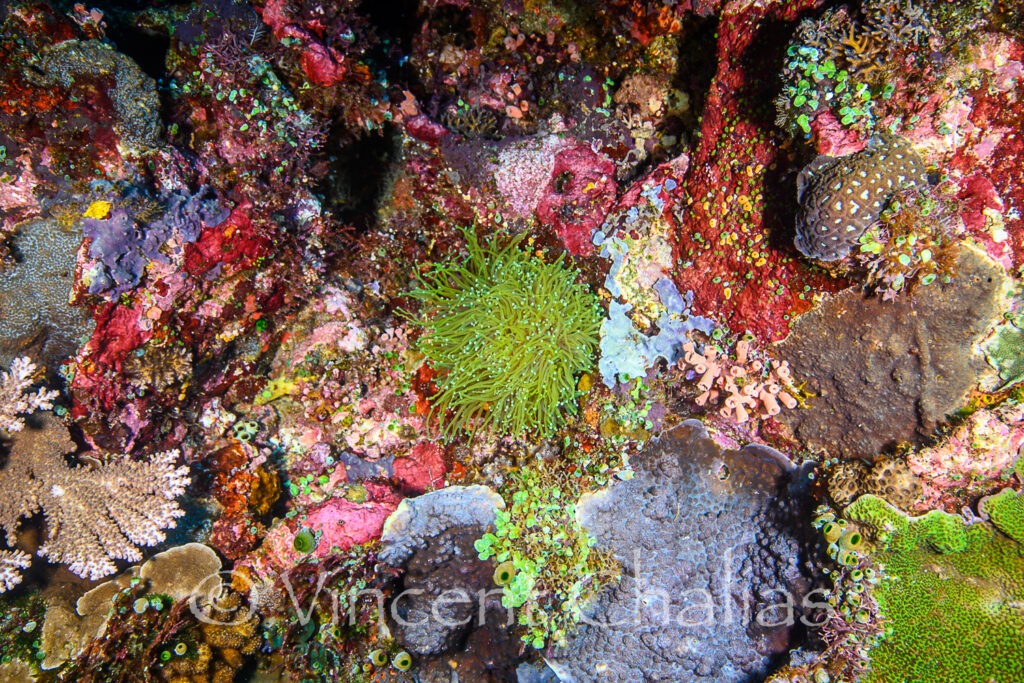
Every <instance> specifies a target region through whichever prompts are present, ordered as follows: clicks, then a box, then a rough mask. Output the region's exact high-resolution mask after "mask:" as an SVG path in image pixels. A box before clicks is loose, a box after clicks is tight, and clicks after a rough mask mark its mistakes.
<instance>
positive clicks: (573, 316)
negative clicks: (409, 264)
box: [409, 230, 603, 437]
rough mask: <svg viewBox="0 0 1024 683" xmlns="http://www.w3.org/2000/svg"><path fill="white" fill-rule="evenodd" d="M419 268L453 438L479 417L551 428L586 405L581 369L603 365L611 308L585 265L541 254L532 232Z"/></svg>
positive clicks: (424, 344) (509, 426) (422, 345)
mask: <svg viewBox="0 0 1024 683" xmlns="http://www.w3.org/2000/svg"><path fill="white" fill-rule="evenodd" d="M463 232H464V234H465V236H466V250H467V252H468V256H467V257H466V258H465V259H464V260H462V261H450V262H446V263H439V264H436V265H434V266H433V267H432V268H431V269H430V271H429V272H427V273H426V274H425V275H421V276H418V277H417V285H418V286H417V287H416V289H414V290H413V291H412V292H410V296H411V297H412V298H414V299H418V300H419V301H420V302H421V304H422V305H421V308H420V312H419V314H418V315H415V316H412V315H410V316H409V319H410V320H411V321H412V322H413V323H415V324H416V325H418V326H420V327H422V328H423V335H422V336H421V337H420V340H419V350H420V351H421V352H422V353H423V354H424V355H425V356H426V357H427V360H428V361H429V362H430V364H431V366H432V367H433V368H434V369H435V370H437V372H438V378H437V380H436V381H437V385H438V388H439V391H438V393H437V395H436V396H435V397H434V398H433V409H434V411H435V412H436V414H438V415H439V416H440V418H441V424H442V430H443V432H444V434H445V436H447V437H451V436H453V435H454V434H456V433H457V432H458V431H459V430H460V429H464V428H467V427H469V426H470V424H473V426H474V427H475V429H483V428H493V429H494V431H495V432H497V433H499V434H502V435H510V436H519V435H520V434H522V433H523V432H531V433H533V434H535V435H537V436H540V437H548V436H551V435H552V434H553V433H554V432H555V431H556V430H557V429H558V428H559V426H561V424H562V422H563V421H564V419H565V416H566V415H568V414H572V413H574V412H575V409H576V398H577V380H576V377H577V375H579V374H580V373H582V372H585V371H587V370H589V369H591V367H592V366H593V361H594V353H595V351H596V348H597V342H598V331H599V329H600V325H601V319H602V317H603V316H602V311H601V307H600V303H599V301H598V298H597V297H596V296H595V295H594V294H592V293H591V292H589V291H588V290H587V288H586V286H585V285H583V284H580V283H578V282H577V281H576V280H577V276H578V274H579V273H578V271H577V270H576V269H575V268H572V267H570V266H567V265H566V264H565V257H564V255H563V256H561V257H559V258H558V259H557V260H555V261H553V262H546V261H545V260H543V259H541V258H539V257H537V256H534V255H532V254H530V253H528V252H527V251H525V250H523V248H522V247H521V246H520V244H521V242H522V240H523V237H524V236H523V235H520V236H519V237H515V238H512V239H505V240H503V239H500V238H494V239H492V240H491V241H490V242H488V243H487V244H481V243H480V242H479V241H478V240H477V238H476V235H475V234H473V233H472V232H471V231H470V230H464V231H463Z"/></svg>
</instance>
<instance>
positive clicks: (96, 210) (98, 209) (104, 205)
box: [82, 201, 110, 220]
mask: <svg viewBox="0 0 1024 683" xmlns="http://www.w3.org/2000/svg"><path fill="white" fill-rule="evenodd" d="M109 215H110V202H104V201H97V202H93V203H92V204H90V205H89V208H88V209H86V210H85V213H83V214H82V218H98V219H101V220H102V219H104V218H106V217H107V216H109Z"/></svg>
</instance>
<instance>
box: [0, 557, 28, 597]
mask: <svg viewBox="0 0 1024 683" xmlns="http://www.w3.org/2000/svg"><path fill="white" fill-rule="evenodd" d="M31 562H32V558H31V557H29V556H28V555H27V554H26V553H23V552H21V551H20V550H0V593H3V592H5V591H9V590H10V589H12V588H14V587H15V586H17V585H18V584H19V583H21V570H22V569H25V568H26V567H28V565H29V564H30V563H31Z"/></svg>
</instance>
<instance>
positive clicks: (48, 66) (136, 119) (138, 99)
mask: <svg viewBox="0 0 1024 683" xmlns="http://www.w3.org/2000/svg"><path fill="white" fill-rule="evenodd" d="M40 71H41V74H30V75H31V76H33V77H34V78H35V79H36V80H37V81H38V82H39V83H40V84H43V85H47V84H52V83H57V84H59V85H61V86H63V87H65V88H67V87H70V86H71V85H72V84H73V83H74V82H75V78H76V77H78V76H82V77H85V78H92V77H96V76H109V77H112V78H113V79H114V87H113V88H111V89H110V90H109V91H108V93H107V95H108V96H109V97H110V100H111V102H112V103H113V104H114V109H115V111H116V112H117V116H118V121H117V123H116V124H115V126H114V129H115V130H116V131H117V133H118V134H119V135H120V136H121V140H122V141H123V142H126V143H128V144H130V145H133V146H136V147H140V148H143V149H145V148H148V147H157V146H159V145H160V97H159V95H158V94H157V90H156V81H154V80H153V79H152V78H150V77H149V76H147V75H146V74H145V73H144V72H143V71H142V70H141V69H140V68H139V65H138V64H136V63H135V61H134V60H133V59H132V58H131V57H128V56H126V55H123V54H121V53H120V52H117V51H116V50H114V49H113V48H111V47H110V46H109V45H107V44H105V43H102V42H100V41H98V40H66V41H64V42H62V43H59V44H57V45H54V46H53V47H51V48H49V49H48V50H46V52H45V53H44V55H43V58H42V62H41V64H40Z"/></svg>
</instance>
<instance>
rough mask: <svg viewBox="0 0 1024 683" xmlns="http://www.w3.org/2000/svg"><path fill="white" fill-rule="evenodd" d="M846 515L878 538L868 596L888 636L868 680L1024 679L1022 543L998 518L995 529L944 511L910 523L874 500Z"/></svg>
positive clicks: (874, 655) (872, 657)
mask: <svg viewBox="0 0 1024 683" xmlns="http://www.w3.org/2000/svg"><path fill="white" fill-rule="evenodd" d="M1011 493H1012V492H1011ZM1004 495H1005V497H1006V500H1009V499H1010V496H1009V495H1008V494H1005V492H1004ZM1013 499H1014V500H1016V494H1015V493H1013ZM990 500H991V499H990ZM1001 504H1005V501H1004V500H1003V496H1000V497H999V500H998V502H997V504H996V505H995V506H994V508H993V509H1000V505H1001ZM845 515H846V517H847V518H848V519H849V520H850V521H851V522H853V523H857V524H859V525H861V527H862V528H864V529H865V531H866V533H870V534H873V535H874V536H875V537H876V539H877V541H878V545H877V549H876V551H875V552H874V553H872V554H871V556H870V561H871V566H872V567H873V568H874V570H875V571H878V572H879V574H880V575H881V576H882V580H881V581H880V582H879V583H878V584H877V585H876V586H874V587H872V589H871V590H870V597H871V598H872V599H873V600H874V601H875V603H877V606H878V616H879V620H880V622H881V623H882V624H884V626H885V631H884V635H883V636H882V637H881V638H880V639H879V640H878V641H877V643H876V644H875V645H874V646H873V647H872V648H871V649H870V652H869V654H868V659H869V667H868V670H869V673H868V675H867V676H866V677H865V679H864V680H866V681H873V682H879V683H882V682H884V683H888V682H890V681H892V682H896V681H948V682H949V683H957V682H965V683H966V682H967V681H1018V680H1024V612H1022V611H1021V610H1020V609H1019V607H1016V606H1017V605H1020V604H1021V600H1022V599H1024V546H1022V545H1021V543H1020V542H1019V541H1017V540H1014V538H1011V536H1010V535H1007V534H1006V533H1004V531H1003V530H1001V526H997V525H999V524H1000V522H999V521H998V520H996V519H995V516H994V515H993V521H994V522H996V524H988V523H984V522H977V523H974V524H970V523H968V522H967V521H966V520H965V519H963V518H962V517H959V516H957V515H950V514H947V513H945V512H942V511H938V510H935V511H932V512H930V513H928V514H927V515H925V516H923V517H917V518H911V517H908V516H907V515H906V514H905V513H903V512H901V511H900V510H898V509H896V508H894V507H893V506H891V505H889V504H888V503H887V502H885V501H884V500H882V499H880V498H877V497H875V496H870V495H868V496H862V497H861V498H859V499H858V500H857V501H855V502H854V503H853V504H851V505H850V506H848V507H847V508H846V510H845Z"/></svg>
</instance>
